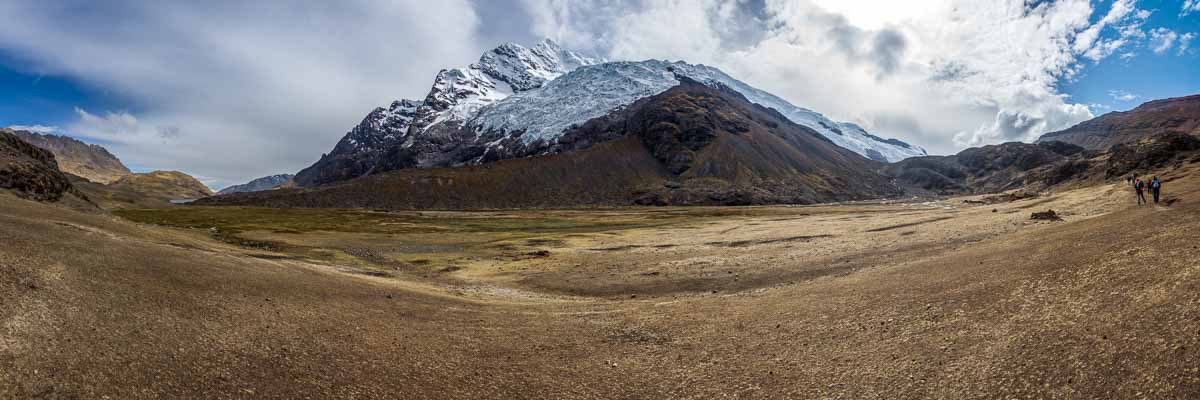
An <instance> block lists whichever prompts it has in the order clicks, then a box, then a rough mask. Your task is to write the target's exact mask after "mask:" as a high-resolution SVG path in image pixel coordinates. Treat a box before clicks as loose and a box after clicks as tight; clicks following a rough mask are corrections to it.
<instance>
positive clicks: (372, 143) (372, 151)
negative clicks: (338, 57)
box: [296, 39, 602, 186]
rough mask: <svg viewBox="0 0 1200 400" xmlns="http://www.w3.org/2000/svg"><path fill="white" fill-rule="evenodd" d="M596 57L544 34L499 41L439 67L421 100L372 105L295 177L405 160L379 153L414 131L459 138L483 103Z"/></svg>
mask: <svg viewBox="0 0 1200 400" xmlns="http://www.w3.org/2000/svg"><path fill="white" fill-rule="evenodd" d="M600 62H602V60H600V59H597V58H591V57H586V56H583V55H581V54H579V53H576V52H573V51H570V50H565V49H563V48H562V47H560V46H559V45H558V44H557V43H554V42H553V41H551V40H549V39H547V40H543V41H542V42H540V43H538V44H537V45H535V46H534V47H532V48H527V47H524V46H521V45H518V44H513V43H509V44H504V45H501V46H499V47H497V48H495V49H492V50H490V51H488V52H487V53H484V54H483V56H481V57H480V58H479V61H478V62H476V63H474V64H471V65H469V66H466V67H463V68H454V69H447V70H442V71H440V72H438V74H437V76H436V77H435V78H434V82H433V87H432V88H431V89H430V90H429V94H428V95H426V96H425V99H424V100H422V101H413V100H399V101H396V102H393V103H392V104H391V106H389V107H387V108H377V109H375V110H374V111H372V112H371V113H370V114H368V115H367V117H366V118H364V119H363V121H362V122H361V123H359V124H358V125H357V126H355V127H354V128H353V129H351V130H350V132H348V133H347V134H346V136H345V137H343V138H342V140H341V141H340V142H338V144H337V146H335V147H334V149H333V151H332V152H330V153H329V154H326V155H323V156H322V157H321V159H320V160H319V161H317V163H316V164H313V165H312V166H310V167H308V168H306V169H304V170H303V171H300V172H299V173H297V174H296V183H297V184H298V185H300V186H313V185H319V184H324V183H330V182H335V181H341V180H346V179H351V178H356V177H359V176H362V175H365V174H369V173H371V172H372V171H375V170H376V169H377V167H381V166H384V167H393V168H394V167H404V166H407V163H406V162H405V160H403V159H401V160H394V159H384V157H386V156H387V154H389V153H388V152H389V151H392V152H396V151H400V149H406V148H408V147H412V146H413V145H414V144H415V143H416V141H415V140H411V139H412V138H416V137H421V138H423V139H422V141H421V144H424V145H430V144H431V141H433V142H436V144H437V145H438V146H441V145H442V144H444V143H443V142H446V141H450V142H455V141H458V140H460V139H458V138H456V137H454V136H455V134H456V133H457V132H458V131H459V130H460V128H461V126H462V125H463V123H464V122H465V121H466V120H468V119H469V118H472V117H474V115H475V114H477V113H478V112H479V110H481V109H483V108H484V107H485V106H488V105H490V104H492V103H495V102H498V101H500V100H503V99H505V98H507V97H509V96H511V95H513V94H514V93H520V92H523V91H527V90H532V89H536V88H538V87H541V86H542V85H543V84H544V83H546V82H548V81H551V80H553V79H555V78H558V77H559V76H562V75H563V74H566V73H567V72H570V71H572V70H574V69H575V68H578V67H580V66H584V65H593V64H597V63H600ZM391 155H392V156H397V154H391ZM399 156H401V158H403V155H399ZM392 158H395V157H392Z"/></svg>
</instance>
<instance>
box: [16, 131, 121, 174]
mask: <svg viewBox="0 0 1200 400" xmlns="http://www.w3.org/2000/svg"><path fill="white" fill-rule="evenodd" d="M11 132H12V133H13V134H15V135H17V136H18V137H20V138H21V139H23V140H25V141H26V142H29V143H30V144H33V145H34V146H38V147H41V148H43V149H46V150H50V152H51V153H54V157H55V159H57V160H58V167H59V168H60V169H61V170H62V171H63V172H66V173H69V174H72V175H76V176H80V177H83V178H86V179H87V180H90V181H92V182H99V183H111V182H113V181H116V180H117V179H118V178H120V177H122V176H125V175H129V174H130V173H131V172H130V171H129V168H127V167H125V164H122V163H121V160H120V159H117V157H116V156H114V155H112V153H109V152H108V150H107V149H105V148H104V147H101V146H99V145H94V144H87V143H84V142H81V141H79V140H76V139H74V138H71V137H67V136H58V135H43V134H39V133H35V132H27V131H11Z"/></svg>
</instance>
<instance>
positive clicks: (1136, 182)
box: [1133, 178, 1146, 206]
mask: <svg viewBox="0 0 1200 400" xmlns="http://www.w3.org/2000/svg"><path fill="white" fill-rule="evenodd" d="M1133 190H1134V191H1135V192H1137V202H1138V205H1139V206H1140V205H1142V204H1144V203H1146V194H1145V191H1146V183H1145V182H1142V178H1134V179H1133Z"/></svg>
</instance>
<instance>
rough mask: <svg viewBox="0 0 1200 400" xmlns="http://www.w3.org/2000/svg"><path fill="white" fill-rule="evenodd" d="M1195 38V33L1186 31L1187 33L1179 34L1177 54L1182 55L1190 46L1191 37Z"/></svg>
mask: <svg viewBox="0 0 1200 400" xmlns="http://www.w3.org/2000/svg"><path fill="white" fill-rule="evenodd" d="M1195 38H1196V34H1195V33H1192V32H1188V33H1185V34H1182V35H1179V47H1178V48H1179V55H1181V56H1182V55H1184V54H1187V51H1188V49H1190V48H1191V45H1192V39H1195Z"/></svg>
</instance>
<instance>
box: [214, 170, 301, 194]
mask: <svg viewBox="0 0 1200 400" xmlns="http://www.w3.org/2000/svg"><path fill="white" fill-rule="evenodd" d="M292 177H293V175H291V174H279V175H271V176H264V177H262V178H258V179H255V180H252V181H250V182H246V183H243V184H241V185H233V186H230V187H227V188H224V189H221V190H220V191H219V192H217V194H218V195H222V194H232V193H246V192H259V191H263V190H271V189H274V188H276V187H278V186H279V185H282V184H285V183H287V182H288V181H291V180H292Z"/></svg>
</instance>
